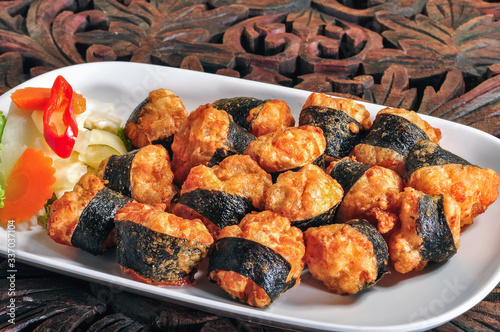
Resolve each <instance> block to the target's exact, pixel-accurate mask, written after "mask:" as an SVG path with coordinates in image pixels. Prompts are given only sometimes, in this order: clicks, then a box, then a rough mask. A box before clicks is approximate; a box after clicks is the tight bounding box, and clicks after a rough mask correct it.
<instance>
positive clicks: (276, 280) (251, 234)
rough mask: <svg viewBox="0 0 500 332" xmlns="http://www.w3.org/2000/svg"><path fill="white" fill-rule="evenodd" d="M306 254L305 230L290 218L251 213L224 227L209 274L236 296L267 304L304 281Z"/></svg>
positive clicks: (268, 213)
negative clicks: (291, 221) (302, 278)
mask: <svg viewBox="0 0 500 332" xmlns="http://www.w3.org/2000/svg"><path fill="white" fill-rule="evenodd" d="M304 254H305V246H304V240H303V237H302V232H301V231H300V230H299V229H298V228H296V227H291V226H290V221H289V220H288V219H287V218H285V217H283V216H280V215H279V214H277V213H273V212H271V211H262V212H259V213H251V214H248V215H247V216H245V218H243V220H242V221H241V223H240V224H239V225H233V226H228V227H226V228H224V229H223V230H222V231H221V233H220V237H219V240H217V242H216V244H215V247H214V250H213V252H212V254H211V256H210V262H209V267H208V275H207V277H208V279H209V280H210V281H212V282H214V283H216V284H217V285H218V286H219V287H220V288H222V289H223V290H224V291H225V292H226V293H228V294H229V295H230V296H231V297H232V298H235V299H238V300H240V301H241V302H243V303H247V304H249V305H251V306H254V307H259V308H266V307H268V306H269V305H270V304H271V303H272V302H273V301H275V300H276V299H277V298H278V297H279V296H280V294H282V293H284V292H285V291H286V290H288V289H290V288H291V287H293V286H295V285H298V284H299V283H300V274H301V272H302V270H303V269H304Z"/></svg>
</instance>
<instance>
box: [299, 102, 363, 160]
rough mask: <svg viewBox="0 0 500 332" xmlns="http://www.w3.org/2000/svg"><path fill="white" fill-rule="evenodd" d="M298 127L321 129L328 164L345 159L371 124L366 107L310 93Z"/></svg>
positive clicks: (360, 140)
mask: <svg viewBox="0 0 500 332" xmlns="http://www.w3.org/2000/svg"><path fill="white" fill-rule="evenodd" d="M299 125H301V126H303V125H311V126H316V127H320V128H321V129H323V135H324V136H325V139H326V150H325V158H327V161H328V162H329V161H332V160H334V159H340V158H343V157H346V156H348V155H349V153H350V152H351V151H352V149H353V148H354V147H355V146H356V145H357V144H359V143H361V142H362V141H363V140H364V139H365V137H366V135H367V133H368V129H370V127H371V125H372V122H371V119H370V113H369V112H368V111H367V110H366V108H365V107H364V106H363V105H361V104H359V103H356V102H354V101H353V100H350V99H342V98H335V97H330V96H327V95H325V94H323V93H321V94H318V93H312V94H311V95H310V96H309V97H308V98H307V100H306V102H305V104H304V106H303V107H302V110H301V112H300V117H299Z"/></svg>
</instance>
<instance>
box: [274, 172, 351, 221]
mask: <svg viewBox="0 0 500 332" xmlns="http://www.w3.org/2000/svg"><path fill="white" fill-rule="evenodd" d="M343 193H344V191H343V190H342V187H341V186H340V184H339V183H338V182H337V181H336V180H334V179H332V177H330V176H329V175H327V174H326V173H325V172H324V171H323V170H322V169H321V168H319V167H318V166H316V165H313V164H309V165H306V166H304V167H303V168H301V169H300V170H299V171H297V172H292V171H288V172H285V173H282V174H280V176H279V177H278V180H277V181H276V183H275V184H273V185H272V186H271V188H270V189H269V190H268V191H267V194H266V210H269V211H273V212H276V213H280V214H281V215H283V216H285V217H287V218H288V219H289V220H290V221H291V222H294V221H297V220H305V219H309V218H313V217H316V216H318V215H320V214H322V213H325V212H327V211H328V210H330V209H331V208H333V207H334V206H336V205H337V204H338V203H340V201H341V200H342V196H343Z"/></svg>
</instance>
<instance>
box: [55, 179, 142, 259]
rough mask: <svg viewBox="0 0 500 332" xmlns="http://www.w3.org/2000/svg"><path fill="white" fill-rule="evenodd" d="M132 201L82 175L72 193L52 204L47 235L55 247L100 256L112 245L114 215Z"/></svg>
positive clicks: (100, 181) (97, 181) (101, 182)
mask: <svg viewBox="0 0 500 332" xmlns="http://www.w3.org/2000/svg"><path fill="white" fill-rule="evenodd" d="M132 201H133V199H132V198H130V197H127V196H123V195H122V194H120V193H118V192H115V191H113V190H111V189H109V188H107V187H105V186H104V181H102V180H100V179H99V178H98V177H96V176H95V175H93V174H90V173H89V174H86V175H84V176H83V177H82V178H81V179H80V181H78V183H77V184H76V185H75V188H74V189H73V191H71V192H67V193H65V194H64V195H63V196H62V197H61V198H60V199H58V200H56V201H54V203H53V204H52V207H51V212H50V218H49V220H48V222H47V231H48V233H49V236H50V237H51V238H52V239H53V240H55V241H56V242H58V243H61V244H65V245H68V246H73V247H76V248H80V249H83V250H85V251H87V252H90V253H91V254H93V255H100V254H102V253H103V252H104V251H105V250H106V248H108V247H112V246H114V245H115V244H116V242H115V238H114V226H115V225H114V217H115V213H116V211H117V210H118V209H120V208H121V207H123V206H124V205H126V204H127V203H129V202H132Z"/></svg>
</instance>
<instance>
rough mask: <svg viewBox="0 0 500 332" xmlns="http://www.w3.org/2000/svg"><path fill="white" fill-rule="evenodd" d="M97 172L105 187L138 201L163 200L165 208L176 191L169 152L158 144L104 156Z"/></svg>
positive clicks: (153, 201)
mask: <svg viewBox="0 0 500 332" xmlns="http://www.w3.org/2000/svg"><path fill="white" fill-rule="evenodd" d="M97 176H98V177H99V178H101V179H103V180H105V181H107V182H108V183H107V184H106V186H107V187H108V188H110V189H112V190H114V191H117V192H119V193H121V194H123V195H125V196H129V197H132V198H133V199H135V200H136V201H137V202H139V203H147V204H165V205H166V207H167V209H168V208H169V206H170V202H171V201H172V198H173V197H174V195H175V194H176V192H177V189H176V187H175V186H174V184H173V180H174V173H173V172H172V170H171V168H170V158H169V156H168V152H167V150H166V149H165V148H164V147H163V146H161V145H147V146H145V147H142V148H140V149H137V150H134V151H130V152H128V153H126V154H124V155H121V156H117V155H114V156H111V157H109V158H106V159H104V160H103V161H102V162H101V164H100V166H99V169H98V171H97Z"/></svg>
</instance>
